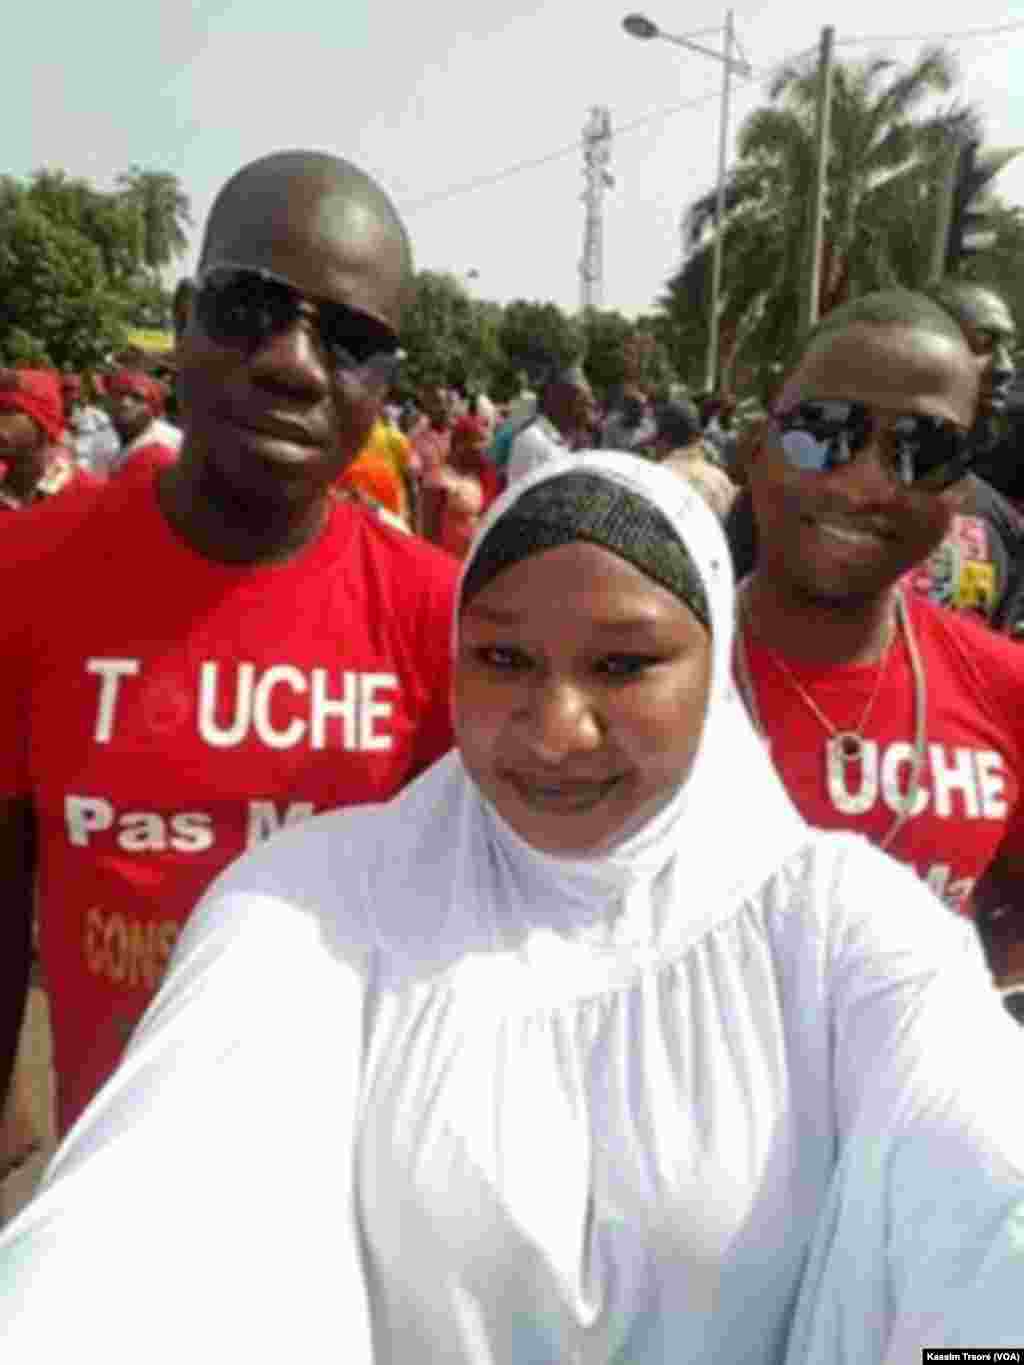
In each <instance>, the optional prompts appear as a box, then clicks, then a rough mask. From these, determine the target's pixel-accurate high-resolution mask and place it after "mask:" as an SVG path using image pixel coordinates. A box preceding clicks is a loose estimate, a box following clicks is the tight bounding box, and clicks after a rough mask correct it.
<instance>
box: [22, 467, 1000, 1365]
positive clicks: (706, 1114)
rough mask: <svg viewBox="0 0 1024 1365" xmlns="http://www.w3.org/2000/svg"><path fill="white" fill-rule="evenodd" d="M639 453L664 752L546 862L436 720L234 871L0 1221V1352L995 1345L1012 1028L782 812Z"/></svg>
mask: <svg viewBox="0 0 1024 1365" xmlns="http://www.w3.org/2000/svg"><path fill="white" fill-rule="evenodd" d="M591 458H593V459H594V461H595V463H596V464H597V465H598V467H601V462H599V461H597V460H596V457H591ZM612 465H613V466H614V459H613V461H612ZM653 472H658V473H659V474H660V476H661V477H660V478H659V479H656V480H655V483H654V488H655V489H656V490H657V491H658V492H659V493H663V494H664V495H665V496H666V497H669V496H670V491H669V487H668V485H667V484H665V482H664V480H668V481H669V483H670V484H672V485H676V486H677V491H676V492H675V493H672V494H671V496H673V497H677V498H679V499H681V500H683V501H684V502H685V509H684V510H683V511H680V510H679V509H678V508H677V509H676V510H675V512H674V513H673V521H674V522H675V523H676V524H678V525H681V526H683V527H684V528H685V530H686V534H687V543H688V544H689V545H691V546H696V547H697V548H696V550H695V558H697V560H698V562H699V563H700V565H701V566H702V569H703V570H705V571H706V581H707V582H708V584H709V585H710V598H711V604H712V616H713V621H714V627H715V632H714V641H715V645H714V648H715V671H714V675H713V678H714V680H713V687H712V700H711V703H710V707H709V717H708V721H707V725H706V730H705V736H704V739H703V740H702V745H701V750H700V753H699V755H698V759H697V763H696V766H695V768H694V771H693V773H692V775H691V777H690V779H689V781H688V782H687V784H686V786H685V788H683V789H681V790H680V791H679V792H678V793H677V794H676V795H675V796H674V797H673V798H672V800H671V801H670V802H669V803H668V804H667V805H666V806H665V807H664V808H663V809H662V810H660V811H659V812H658V813H657V814H656V815H654V816H653V817H652V818H651V819H649V820H647V821H645V822H643V823H642V824H641V825H640V826H639V828H638V829H636V830H634V831H631V832H630V834H629V835H628V837H627V838H625V839H624V840H623V841H622V842H621V843H617V844H616V846H615V847H614V848H613V849H612V850H610V851H609V853H608V854H607V855H606V856H602V857H600V858H596V859H590V860H578V861H575V862H567V861H566V860H564V859H557V858H553V857H550V856H546V855H540V854H538V853H536V852H535V851H534V850H532V849H530V848H529V847H528V846H526V845H525V844H524V843H523V842H522V841H521V840H519V839H518V837H517V836H515V835H514V834H513V832H512V831H511V830H510V829H509V828H508V826H507V825H505V824H504V822H503V821H502V820H501V819H500V817H498V815H497V814H496V813H495V812H494V811H493V810H492V809H491V808H490V807H489V806H487V805H486V803H485V802H483V801H482V800H481V798H480V796H479V795H478V793H477V791H476V789H475V787H474V785H473V784H472V782H471V781H470V780H469V779H468V777H467V775H466V773H465V771H464V769H463V767H462V763H461V759H460V758H459V757H458V755H456V754H452V755H449V756H448V757H447V758H445V759H443V760H441V762H440V763H439V764H437V765H435V767H434V768H432V769H431V770H430V771H428V772H427V773H426V774H424V775H423V776H422V777H421V778H420V779H419V780H418V781H417V782H416V783H414V784H413V786H412V787H411V788H409V790H408V791H406V792H405V793H404V794H403V795H402V796H400V797H399V798H398V799H397V800H396V801H394V802H392V803H390V804H389V805H387V806H384V807H377V808H364V809H361V810H356V811H349V812H340V813H335V814H330V815H326V816H322V817H319V818H317V819H315V820H313V821H310V822H308V823H307V824H305V825H301V826H299V827H296V828H294V829H291V830H288V831H285V832H284V833H282V834H281V835H279V836H277V837H276V838H274V839H273V840H271V841H270V842H269V843H268V844H267V845H266V846H264V847H263V848H261V849H258V850H256V851H255V852H254V853H252V854H250V855H247V856H246V857H245V858H243V859H242V860H240V861H239V862H238V863H236V864H235V865H234V867H232V868H230V869H228V870H227V872H225V873H224V874H223V875H222V876H221V878H220V879H219V880H218V882H217V883H215V885H214V887H213V888H212V889H211V891H210V893H209V895H208V896H207V898H206V901H205V904H204V906H203V908H202V909H201V910H200V911H199V912H198V913H197V915H196V916H195V917H194V918H193V920H192V921H191V923H190V924H189V926H188V927H187V929H186V931H185V933H184V935H183V936H182V939H181V941H180V944H179V948H178V950H177V952H176V954H175V960H174V964H173V970H172V972H171V973H170V975H169V977H168V979H167V981H166V983H165V985H164V987H163V989H162V990H161V992H160V994H159V996H158V997H157V999H156V1001H155V1002H154V1004H153V1006H152V1007H151V1009H150V1011H149V1012H148V1014H147V1016H146V1018H145V1019H144V1021H143V1023H142V1025H141V1026H140V1029H139V1031H138V1032H137V1034H136V1036H135V1038H134V1040H133V1042H132V1044H131V1046H130V1048H129V1051H128V1054H127V1057H126V1059H125V1061H124V1063H123V1065H122V1066H121V1068H120V1069H119V1071H118V1072H117V1074H116V1075H115V1077H114V1078H113V1080H112V1081H111V1082H110V1084H109V1085H108V1086H107V1087H106V1089H105V1090H104V1091H103V1092H102V1094H101V1095H100V1096H99V1097H98V1099H97V1100H96V1101H95V1102H94V1104H93V1105H92V1106H91V1107H90V1109H89V1110H88V1111H87V1112H86V1114H85V1115H84V1116H83V1117H82V1119H81V1120H80V1121H79V1123H78V1125H76V1127H75V1129H74V1130H73V1131H72V1133H71V1135H70V1136H69V1138H68V1140H67V1142H66V1143H65V1144H64V1146H63V1148H62V1149H61V1151H60V1152H59V1153H58V1155H57V1157H56V1159H55V1161H54V1163H53V1166H52V1167H51V1171H50V1173H49V1175H48V1178H47V1182H46V1185H45V1188H44V1190H43V1192H42V1194H41V1195H40V1196H39V1198H38V1199H37V1200H36V1201H35V1202H34V1203H33V1204H32V1205H31V1206H30V1208H29V1209H28V1210H27V1211H26V1212H25V1213H24V1214H23V1215H22V1216H21V1217H20V1218H19V1219H18V1220H16V1222H15V1223H14V1224H13V1225H12V1226H11V1227H10V1228H9V1229H8V1230H7V1232H6V1233H5V1234H4V1236H3V1238H2V1240H0V1341H2V1342H3V1344H4V1357H3V1358H4V1360H7V1359H11V1360H12V1361H20V1360H22V1359H24V1360H28V1359H33V1360H34V1359H39V1360H45V1359H61V1358H67V1357H68V1356H69V1355H70V1354H71V1353H72V1352H74V1353H75V1354H77V1355H78V1356H80V1357H81V1358H83V1359H92V1358H96V1359H102V1360H103V1361H104V1362H105V1365H122V1362H123V1365H128V1362H132V1365H134V1362H135V1361H136V1360H137V1359H138V1358H139V1355H140V1352H141V1353H142V1354H143V1355H144V1356H145V1358H146V1359H147V1360H152V1361H165V1360H166V1361H180V1360H183V1359H185V1358H187V1357H194V1358H197V1359H199V1360H214V1359H218V1358H224V1359H239V1360H249V1359H275V1358H285V1356H286V1353H287V1358H294V1359H297V1360H301V1361H303V1362H312V1363H316V1362H321V1361H323V1362H325V1363H326V1362H328V1361H331V1362H334V1361H339V1360H342V1361H344V1362H345V1365H371V1362H373V1365H385V1363H386V1365H420V1362H423V1363H424V1365H426V1363H427V1362H430V1365H434V1363H435V1362H438V1363H440V1362H444V1365H567V1362H581V1363H585V1365H612V1363H613V1362H614V1363H615V1365H697V1363H698V1362H699V1363H700V1365H712V1362H714V1363H715V1365H723V1363H724V1362H728V1361H733V1360H736V1361H742V1362H744V1365H840V1362H851V1365H853V1363H855V1362H856V1363H857V1365H860V1362H864V1365H879V1363H882V1365H904V1363H906V1365H911V1362H913V1365H918V1362H919V1360H920V1351H921V1347H922V1346H926V1345H927V1346H954V1345H986V1346H1012V1345H1017V1346H1020V1345H1022V1344H1024V1293H1022V1292H1021V1288H1022V1284H1024V1279H1022V1275H1024V1131H1022V1124H1021V1117H1022V1113H1021V1108H1022V1106H1021V1101H1020V1098H1019V1091H1018V1082H1019V1076H1020V1074H1021V1063H1022V1061H1024V1039H1022V1035H1021V1032H1020V1030H1019V1028H1018V1027H1017V1026H1016V1025H1015V1024H1014V1023H1013V1021H1012V1020H1011V1019H1010V1018H1009V1016H1008V1015H1007V1014H1006V1013H1005V1011H1004V1009H1003V1007H1002V1004H1001V1002H1000V1000H999V998H998V996H997V994H996V993H995V991H994V989H993V988H992V985H991V981H990V979H989V977H988V973H987V970H986V968H985V965H984V962H983V958H982V955H981V951H980V948H979V945H978V943H977V940H976V936H975V934H974V931H973V929H972V928H971V926H970V925H968V924H966V923H965V922H964V921H962V920H959V919H957V918H955V917H954V916H952V915H951V914H950V913H949V912H948V911H946V910H945V909H944V908H942V907H941V906H940V905H939V903H938V902H937V901H935V900H933V899H932V897H931V895H930V893H929V892H928V891H927V889H926V888H924V887H923V886H922V885H921V884H920V882H919V881H918V880H917V878H916V877H915V876H914V875H913V873H912V872H910V871H908V870H906V869H904V868H902V867H900V866H898V865H897V864H895V863H893V862H892V861H890V860H889V859H887V858H886V857H885V856H884V855H883V854H881V853H878V852H877V851H875V850H874V849H872V848H870V847H869V846H868V845H866V844H865V843H863V842H862V841H861V840H859V839H857V838H855V837H853V836H847V835H835V834H817V833H813V832H811V831H809V830H807V829H805V827H804V826H803V825H802V822H800V821H799V820H798V819H797V817H796V816H795V815H794V813H793V812H792V809H791V807H790V806H789V805H788V802H787V801H786V800H785V798H784V796H783V795H782V794H781V788H779V787H778V784H777V782H776V780H775V779H774V777H773V775H772V774H771V770H770V767H769V765H768V763H767V760H766V758H765V756H764V755H763V753H762V752H761V750H760V748H759V746H758V745H757V743H756V740H754V738H753V735H752V732H751V731H750V728H749V725H747V726H746V727H745V728H738V725H739V720H740V717H741V716H742V711H741V709H740V708H739V703H738V702H737V701H736V699H735V697H734V696H733V694H732V693H731V690H730V684H729V683H728V681H727V680H728V669H727V666H726V667H725V669H724V671H723V666H722V665H723V660H722V657H721V656H722V651H723V650H725V651H727V650H728V647H729V640H730V639H731V633H730V629H729V624H728V621H727V619H726V618H725V617H724V616H723V611H725V610H726V609H727V607H728V606H729V605H730V598H731V584H730V583H729V582H728V576H727V570H723V571H722V572H721V573H717V571H715V570H713V569H712V567H711V560H709V559H708V558H707V557H706V556H705V555H704V554H703V553H702V552H701V539H702V537H705V533H706V537H705V548H706V547H707V546H710V547H711V549H712V551H714V547H715V545H716V544H718V543H719V540H720V533H719V532H718V530H717V528H715V529H714V531H713V533H712V532H711V531H710V530H708V529H707V528H708V525H709V524H710V523H713V517H712V514H711V513H710V512H709V511H707V509H703V508H702V510H701V511H700V512H699V513H696V512H692V511H691V502H694V503H695V502H699V499H698V496H697V495H696V494H695V493H693V492H692V490H689V489H685V486H684V485H682V484H681V483H680V481H678V480H676V479H674V478H673V476H672V475H671V474H669V473H666V472H665V471H652V475H647V474H644V475H643V476H642V482H644V483H645V484H646V481H647V480H648V479H649V478H650V477H652V476H653ZM544 477H552V474H551V473H549V472H547V471H545V473H544V474H543V475H542V476H538V479H537V480H536V481H540V480H541V479H542V478H544ZM638 477H639V476H638ZM516 496H519V494H518V493H517V494H516V495H514V496H513V498H512V499H511V500H512V501H514V500H515V497H516ZM504 505H505V506H507V505H508V502H507V501H506V503H505V504H504ZM497 515H501V512H500V511H499V512H498V513H497ZM691 516H692V517H693V518H694V519H695V521H694V524H691V522H690V517H691ZM491 520H493V514H492V518H491ZM488 524H490V522H488V523H486V524H485V526H486V525H488ZM716 537H719V540H716ZM716 553H717V552H716ZM726 658H727V655H726ZM666 848H671V854H670V856H669V857H667V858H666V856H665V855H666Z"/></svg>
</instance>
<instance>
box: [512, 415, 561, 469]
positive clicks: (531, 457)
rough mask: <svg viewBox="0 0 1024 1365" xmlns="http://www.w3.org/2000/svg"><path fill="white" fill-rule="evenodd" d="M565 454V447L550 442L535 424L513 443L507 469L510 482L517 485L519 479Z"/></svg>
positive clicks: (522, 432) (521, 433)
mask: <svg viewBox="0 0 1024 1365" xmlns="http://www.w3.org/2000/svg"><path fill="white" fill-rule="evenodd" d="M564 454H565V449H564V447H561V446H556V445H555V444H554V442H553V441H549V440H548V438H547V437H546V436H545V435H544V433H543V432H542V431H540V430H538V428H537V424H536V423H533V424H532V425H531V426H528V427H527V428H526V430H525V431H521V432H520V433H519V435H518V436H517V437H516V438H515V440H514V441H513V442H512V450H511V453H510V454H509V457H508V464H507V466H506V468H505V473H506V476H507V478H508V482H509V483H515V481H516V480H517V479H521V478H523V476H524V475H526V474H530V473H532V471H533V470H534V469H539V468H540V466H541V465H543V464H547V462H548V460H550V459H553V458H554V456H556V455H564Z"/></svg>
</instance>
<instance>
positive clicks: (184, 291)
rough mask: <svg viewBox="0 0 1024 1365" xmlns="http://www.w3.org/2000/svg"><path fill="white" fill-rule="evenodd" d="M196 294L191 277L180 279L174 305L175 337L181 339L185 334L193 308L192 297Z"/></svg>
mask: <svg viewBox="0 0 1024 1365" xmlns="http://www.w3.org/2000/svg"><path fill="white" fill-rule="evenodd" d="M194 295H195V285H194V284H193V283H192V281H191V280H189V279H184V280H179V281H178V287H177V289H175V291H174V303H173V305H172V311H173V317H174V339H175V341H180V340H181V338H182V337H183V336H184V334H185V328H186V327H187V326H188V315H189V313H190V312H191V309H192V299H193V297H194Z"/></svg>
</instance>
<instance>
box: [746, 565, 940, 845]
mask: <svg viewBox="0 0 1024 1365" xmlns="http://www.w3.org/2000/svg"><path fill="white" fill-rule="evenodd" d="M743 586H744V585H743V584H740V585H739V587H740V589H742V587H743ZM736 602H737V607H738V611H737V631H736V646H737V659H736V663H737V675H738V682H739V684H740V690H741V692H742V694H743V699H744V701H745V702H746V706H747V711H748V712H749V714H750V718H751V720H752V721H753V722H754V727H755V729H756V730H757V733H758V734H759V735H760V736H761V738H762V739H763V740H764V741H765V742H766V743H767V742H768V733H767V731H766V730H765V727H764V722H763V721H762V719H761V710H760V707H759V706H758V704H757V693H756V691H755V690H754V678H753V674H752V673H751V671H750V660H749V658H748V656H747V642H746V635H745V631H744V624H745V621H746V620H747V611H746V606H745V604H744V602H743V596H742V592H741V591H737V594H736ZM896 619H897V621H898V623H899V626H900V628H901V629H902V631H903V638H904V640H905V641H906V645H907V653H908V654H909V655H910V667H911V670H912V672H913V675H914V759H913V764H912V767H911V771H910V780H909V783H908V786H907V794H906V796H905V797H904V798H903V800H902V801H901V802H900V809H899V812H898V814H897V815H896V818H895V820H894V821H893V823H892V825H891V826H890V828H889V830H888V832H887V833H886V835H885V837H884V839H882V840H880V841H879V845H878V846H879V848H883V849H885V848H888V847H889V845H890V844H891V843H892V841H893V840H894V839H895V838H896V835H897V834H898V833H899V831H900V830H901V829H902V828H903V826H904V825H905V824H906V822H907V821H908V820H909V819H910V818H911V816H912V815H914V813H915V807H916V805H917V801H918V797H919V796H920V794H921V774H922V771H923V769H924V760H925V754H926V752H927V748H928V688H927V681H926V679H925V673H924V664H923V661H922V659H921V653H920V650H919V649H918V646H917V641H916V639H915V638H914V633H913V631H912V629H911V625H910V616H909V613H908V611H907V604H906V601H905V599H904V597H903V593H902V592H900V591H897V593H896ZM895 636H896V632H895V631H894V630H890V636H889V642H888V644H887V646H886V652H885V656H884V658H883V659H882V661H881V663H880V664H879V670H878V681H877V682H876V683H875V690H874V692H873V693H872V694H871V698H870V700H869V701H868V705H867V708H866V709H865V712H864V714H863V715H862V716H861V718H860V723H859V725H858V727H857V729H856V730H837V729H836V727H835V726H834V725H833V724H832V722H831V721H830V720H829V719H828V717H827V716H826V715H825V713H824V711H822V710H821V708H820V707H819V706H818V704H817V703H816V702H815V701H814V698H813V697H810V696H809V695H808V694H807V693H806V692H805V690H804V689H803V687H801V685H800V683H799V682H798V681H797V679H796V677H795V676H794V675H793V673H792V671H791V670H790V669H789V667H788V665H787V664H786V663H785V661H784V660H783V659H781V658H779V657H778V656H777V655H776V654H775V653H774V652H773V651H771V650H769V649H765V646H764V645H762V646H761V648H762V649H764V650H765V653H766V654H767V655H768V657H769V658H770V659H771V660H772V662H773V663H774V664H775V665H776V666H777V668H778V669H779V671H780V672H781V673H782V674H783V676H784V677H786V678H787V680H788V681H789V682H790V684H791V685H792V686H793V687H794V688H795V689H796V692H797V693H798V695H799V696H800V697H801V698H802V699H803V701H804V702H806V704H807V705H808V706H809V707H810V709H811V710H812V711H813V713H814V714H815V716H816V717H817V718H818V720H819V721H820V722H821V723H822V725H824V727H825V729H826V730H827V731H828V733H829V736H830V738H829V741H828V744H827V746H826V764H827V776H828V779H829V784H830V786H832V785H834V784H835V782H836V781H837V779H842V778H843V776H844V774H845V769H846V766H847V764H850V763H856V762H859V761H860V760H861V759H862V758H863V756H864V743H865V741H864V736H863V735H862V734H861V733H860V732H861V731H862V730H863V729H864V726H865V725H866V724H867V721H868V717H869V716H870V714H871V711H872V709H873V708H874V704H875V701H876V699H877V697H878V695H879V693H880V692H881V690H882V680H883V678H884V677H885V674H886V672H887V665H888V661H889V655H890V653H891V652H892V643H893V640H894V639H895Z"/></svg>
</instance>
